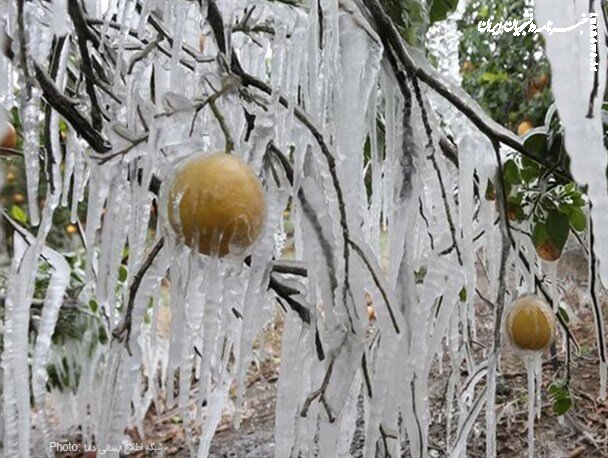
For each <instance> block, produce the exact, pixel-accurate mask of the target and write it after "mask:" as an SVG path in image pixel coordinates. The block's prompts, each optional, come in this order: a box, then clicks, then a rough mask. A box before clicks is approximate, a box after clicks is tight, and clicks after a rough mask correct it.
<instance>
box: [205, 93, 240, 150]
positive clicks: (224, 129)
mask: <svg viewBox="0 0 608 458" xmlns="http://www.w3.org/2000/svg"><path fill="white" fill-rule="evenodd" d="M209 107H211V111H212V112H213V116H215V119H217V122H218V124H219V125H220V128H221V129H222V132H223V133H224V138H225V139H226V152H227V153H230V152H232V151H233V150H234V140H233V139H232V135H231V134H230V128H229V127H228V124H226V119H225V118H224V115H223V114H222V112H221V111H220V109H219V108H218V107H217V104H216V103H215V100H210V101H209Z"/></svg>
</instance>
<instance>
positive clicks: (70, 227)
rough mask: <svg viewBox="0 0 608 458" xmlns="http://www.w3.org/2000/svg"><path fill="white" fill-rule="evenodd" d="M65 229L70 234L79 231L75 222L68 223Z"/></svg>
mask: <svg viewBox="0 0 608 458" xmlns="http://www.w3.org/2000/svg"><path fill="white" fill-rule="evenodd" d="M65 231H66V232H67V233H68V234H70V235H73V234H75V233H76V232H78V228H77V227H76V226H75V225H73V224H68V225H67V226H66V227H65Z"/></svg>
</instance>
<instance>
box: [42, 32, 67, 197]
mask: <svg viewBox="0 0 608 458" xmlns="http://www.w3.org/2000/svg"><path fill="white" fill-rule="evenodd" d="M65 41H66V37H65V36H62V37H59V38H53V43H52V45H51V49H52V52H51V64H50V66H49V71H50V77H51V79H53V80H54V81H56V80H57V72H58V71H59V60H60V56H61V51H62V50H63V46H64V44H65ZM52 111H53V108H52V107H51V105H50V104H48V103H47V105H46V107H45V111H44V137H45V142H46V148H45V151H46V154H47V160H46V173H47V176H48V177H49V180H48V182H49V185H50V188H51V193H54V192H55V183H56V181H55V180H54V179H53V178H52V176H53V165H54V164H56V163H57V158H55V155H54V149H53V147H52V141H51V138H52V132H51V122H52V119H53V118H52V116H51V114H52Z"/></svg>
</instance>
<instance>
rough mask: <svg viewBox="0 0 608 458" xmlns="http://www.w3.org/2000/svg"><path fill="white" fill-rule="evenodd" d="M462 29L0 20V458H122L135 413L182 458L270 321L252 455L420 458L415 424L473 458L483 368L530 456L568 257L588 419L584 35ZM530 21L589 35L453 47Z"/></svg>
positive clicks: (602, 250) (543, 6)
mask: <svg viewBox="0 0 608 458" xmlns="http://www.w3.org/2000/svg"><path fill="white" fill-rule="evenodd" d="M484 3H485V2H471V3H470V4H469V6H468V7H467V5H466V2H464V1H462V0H461V2H460V3H458V2H457V1H456V0H433V1H426V2H425V1H422V0H413V1H411V2H410V1H408V2H402V1H397V0H319V1H317V0H230V1H228V0H225V1H224V0H198V1H187V0H176V1H171V2H168V1H160V0H142V1H140V0H109V1H102V0H67V1H60V0H53V1H46V0H45V1H42V0H31V1H26V0H15V1H11V0H0V5H2V8H1V10H0V11H1V12H0V21H1V24H2V33H1V35H0V45H1V49H2V53H1V54H0V105H1V107H2V108H1V111H0V137H1V138H2V143H1V147H0V152H1V156H0V157H1V158H2V161H3V163H4V164H5V166H6V169H7V171H6V175H5V176H6V180H7V182H8V183H7V184H8V186H9V187H10V186H16V183H18V180H19V179H20V178H17V177H16V176H15V174H16V173H18V172H19V166H20V165H21V164H22V165H23V166H24V169H25V180H24V183H25V188H24V192H23V193H19V194H21V195H22V199H15V198H14V196H16V194H15V193H12V194H10V195H11V196H13V197H11V199H12V200H9V199H8V197H7V196H8V194H5V195H4V197H3V201H2V208H1V209H0V214H1V215H2V219H3V231H4V236H3V237H4V238H5V240H3V241H1V242H2V243H3V246H7V247H9V248H10V249H9V250H8V251H9V255H10V256H8V257H7V256H6V255H5V254H4V249H3V251H2V253H0V258H2V259H0V260H1V261H2V267H1V268H2V271H1V272H0V274H1V277H0V280H1V281H2V283H1V284H0V298H1V304H2V316H3V321H2V328H0V335H1V337H2V365H1V367H2V385H1V386H2V401H1V402H2V422H1V424H2V431H3V441H2V452H3V455H6V456H28V455H30V454H31V455H33V456H40V455H41V454H44V453H46V454H47V455H49V454H51V453H52V450H51V449H50V448H49V445H48V444H49V443H51V442H52V441H56V440H57V437H60V436H61V435H62V434H66V433H67V434H71V435H72V436H73V437H76V436H77V437H78V440H79V441H80V442H81V443H83V444H95V446H96V447H97V448H98V449H99V450H104V449H105V450H109V447H112V448H113V450H114V452H112V453H114V454H115V455H116V456H118V452H117V450H119V449H120V445H121V442H122V440H123V433H124V431H125V429H126V428H133V427H135V428H137V429H138V430H139V431H140V434H141V435H142V436H143V435H144V431H143V419H144V417H145V416H146V414H147V412H149V411H150V409H151V406H153V407H154V409H155V411H156V412H157V413H159V412H161V411H163V410H166V409H171V408H173V407H177V408H178V410H179V412H180V415H181V418H182V421H183V428H184V431H185V435H186V441H187V446H188V448H189V450H188V453H189V454H190V455H192V456H195V455H196V456H201V457H204V456H207V455H208V454H209V449H210V444H211V440H212V438H213V435H214V433H215V430H216V428H217V426H218V424H219V421H220V419H221V416H222V412H223V409H224V408H225V407H227V406H231V408H232V409H233V410H234V423H235V427H238V426H239V424H240V421H241V420H240V412H241V410H242V407H243V394H244V391H245V387H246V377H247V373H248V369H249V366H250V364H251V362H252V361H253V360H254V359H255V358H256V357H257V351H256V350H255V348H254V342H255V340H256V337H257V336H258V335H259V334H260V332H261V331H262V330H263V329H264V328H265V326H266V325H267V324H268V323H270V322H272V321H273V320H281V321H282V322H284V329H283V334H282V342H281V362H280V368H279V380H278V395H277V406H276V413H275V415H276V418H275V431H276V434H275V440H276V444H275V456H277V457H287V456H294V457H296V456H312V455H316V456H321V457H333V456H349V454H350V453H354V452H353V450H355V451H356V452H357V453H362V454H363V455H364V456H366V457H373V456H399V455H401V454H402V453H407V454H409V455H410V456H414V457H424V456H429V453H430V449H431V448H433V449H435V450H439V448H438V446H436V445H435V440H434V439H433V438H432V437H431V434H430V427H431V426H432V425H433V424H435V423H436V422H442V423H443V424H444V427H445V432H446V433H445V437H443V438H441V440H442V443H443V446H442V447H441V448H440V449H441V450H442V451H443V452H444V453H445V454H446V455H450V456H461V455H462V454H464V453H465V452H466V447H467V442H468V440H469V438H470V433H471V431H472V430H473V428H474V427H478V428H482V429H483V430H484V432H485V441H486V453H487V456H495V455H496V425H497V419H496V410H497V406H496V391H497V377H498V376H499V375H500V372H501V365H500V360H501V355H502V354H503V351H504V350H505V349H506V348H507V347H510V348H511V349H513V351H515V352H516V354H517V355H518V357H520V358H521V360H522V361H523V363H524V364H525V367H526V369H527V374H528V389H529V393H528V426H527V427H528V438H529V453H530V455H531V456H532V455H533V454H534V429H533V426H534V418H535V415H536V411H537V409H540V406H539V405H538V401H537V395H536V393H537V392H538V393H540V388H539V387H540V383H541V375H542V373H543V372H545V371H546V370H547V369H543V368H542V367H541V356H542V355H543V354H544V353H543V352H544V351H545V350H549V349H551V351H552V354H553V359H552V360H553V361H554V363H556V365H557V363H558V362H559V363H560V364H561V367H560V369H559V370H558V371H557V372H555V373H552V374H550V375H549V376H550V377H552V380H553V383H552V384H551V386H550V387H549V390H548V392H546V393H543V394H542V396H544V397H548V398H549V399H550V400H551V401H552V406H553V411H554V412H555V414H557V415H563V414H564V413H565V412H566V411H568V409H570V407H571V406H572V403H573V400H572V395H571V392H570V390H569V384H570V380H571V378H572V377H574V376H575V375H574V374H573V371H572V370H571V364H570V363H571V360H572V358H574V357H575V356H576V354H577V352H578V350H579V344H578V342H577V339H576V338H575V335H574V334H573V332H572V331H571V329H570V323H569V313H570V312H572V310H571V309H569V308H568V307H567V306H565V304H564V301H563V298H562V297H561V294H562V293H561V291H560V290H559V289H558V285H557V281H558V277H557V270H556V268H557V267H556V265H557V263H558V262H559V260H560V256H561V253H562V251H563V249H564V246H565V244H566V242H567V240H568V239H570V240H574V241H575V242H576V243H579V244H580V245H581V246H582V247H583V249H584V251H585V252H586V255H587V257H588V260H589V263H588V265H589V277H588V278H589V282H588V297H589V301H590V304H591V306H592V309H593V312H594V314H593V316H594V319H595V329H596V342H597V354H598V359H599V361H598V367H599V373H600V377H599V378H600V382H601V383H600V386H599V387H598V389H599V392H598V394H599V395H600V397H602V398H605V396H606V345H605V342H604V333H603V317H602V310H601V298H602V295H603V294H604V286H603V285H606V282H608V233H607V231H608V193H607V182H606V180H607V175H606V171H607V163H608V156H607V154H606V149H605V146H604V128H603V124H602V120H603V119H605V118H604V116H603V111H602V100H603V94H604V91H605V83H606V81H605V79H606V71H605V68H606V66H605V62H606V61H607V59H608V56H607V53H606V43H605V38H604V37H605V23H604V12H603V10H602V6H601V3H600V2H599V1H595V0H592V1H591V2H587V1H585V2H583V1H582V0H574V1H572V2H559V3H556V2H550V1H544V0H538V1H537V2H536V5H534V6H531V5H527V4H528V2H525V3H524V2H517V5H516V6H514V7H513V8H506V7H505V3H506V2H498V1H496V2H494V3H496V4H497V5H498V7H497V9H496V10H494V9H492V8H491V7H488V6H487V5H485V6H484ZM509 4H511V2H509ZM526 6H527V7H529V8H530V11H532V10H534V13H535V20H536V24H537V25H538V27H541V26H542V25H544V24H547V23H548V21H553V23H554V24H555V27H558V26H559V27H562V28H567V27H569V26H571V25H572V24H575V23H576V22H577V21H579V18H580V17H581V14H583V13H584V14H585V15H586V16H585V17H586V18H587V21H583V25H582V26H580V27H579V29H580V30H579V29H576V30H575V31H570V32H567V31H566V32H564V31H561V33H552V32H555V31H552V30H549V29H547V28H545V30H544V31H543V32H542V36H541V34H540V33H534V32H533V22H532V20H530V22H529V23H528V24H526V28H525V30H526V31H527V35H523V33H522V34H515V35H514V34H513V32H512V31H509V32H504V34H503V35H501V36H500V37H499V38H496V37H497V35H493V34H492V32H487V31H484V30H482V28H481V27H480V28H477V23H478V21H485V23H486V25H487V23H488V22H492V25H491V26H489V28H490V30H493V31H496V28H494V25H495V24H497V23H500V22H504V21H507V20H512V19H519V20H520V21H523V20H525V18H523V13H524V9H525V8H526ZM520 23H521V22H520ZM594 26H595V27H594ZM579 31H580V34H579V33H578V32H579ZM495 39H496V40H497V41H496V42H495V41H493V40H495ZM543 41H544V42H545V51H546V56H547V58H548V62H549V63H550V65H551V78H550V82H551V85H550V89H549V67H548V64H547V62H546V61H543V59H544V57H543V55H544V54H543V50H542V47H541V45H542V42H543ZM497 43H498V44H497ZM590 43H591V46H590ZM519 46H521V49H523V50H524V51H523V52H522V53H521V54H518V53H516V52H515V51H514V50H515V49H516V48H517V47H519ZM507 48H510V49H509V50H510V51H511V52H512V53H511V54H509V55H507V54H506V53H507ZM496 49H499V50H501V49H502V50H503V52H499V53H498V54H496V53H493V51H495V50H496ZM459 50H460V52H459ZM590 50H591V53H590ZM520 58H522V59H524V62H520ZM590 59H591V63H593V62H597V63H599V67H598V71H590ZM593 59H595V61H594V60H593ZM509 62H510V63H509ZM543 62H544V63H543ZM511 64H513V65H511ZM510 65H511V66H510ZM505 75H506V76H505ZM509 75H515V76H514V77H513V79H511V77H510V76H509ZM505 78H506V79H505ZM461 83H462V87H461ZM532 86H534V88H532ZM541 86H542V87H541ZM463 87H464V88H466V89H467V90H468V91H469V92H470V93H471V94H473V95H474V96H475V98H478V99H479V100H480V101H481V103H482V106H483V108H482V107H481V106H480V105H479V104H478V103H477V102H476V101H475V98H473V97H472V96H471V95H469V93H467V92H465V90H463ZM534 91H536V92H534ZM532 92H534V93H532ZM551 96H552V97H553V99H551ZM552 100H554V101H555V103H553V104H552ZM550 104H552V105H551V107H550V108H549V105H550ZM547 108H548V109H547ZM484 109H485V110H486V111H484ZM545 111H546V113H545ZM493 118H495V119H493ZM497 121H498V122H497ZM524 121H527V122H530V125H524V126H523V128H521V127H522V126H521V123H522V122H524ZM505 126H506V127H505ZM532 126H535V128H534V129H530V127H532ZM517 127H520V128H521V129H517ZM510 129H513V130H519V133H520V134H522V135H523V136H520V135H515V134H514V133H513V132H512V131H511V130H510ZM10 173H12V174H13V175H9V174H10ZM11 177H12V178H11ZM9 178H10V179H9ZM7 189H11V188H7ZM11 192H12V191H11ZM288 227H289V228H293V230H292V231H288V229H287V228H288ZM66 233H67V236H68V237H67V238H66ZM54 234H55V235H54ZM288 239H289V241H293V246H294V250H293V256H292V257H293V259H290V260H287V259H286V257H285V256H284V254H285V251H286V242H287V241H288ZM167 290H168V295H169V299H168V302H169V304H170V324H169V327H170V332H169V333H168V335H160V333H159V328H160V327H159V323H158V322H159V315H160V314H161V309H162V307H163V305H162V302H163V301H162V300H161V296H162V295H164V294H166V292H167ZM479 304H482V305H483V306H485V307H487V308H489V310H491V314H490V315H489V316H490V317H491V318H490V319H489V322H488V318H487V316H488V314H487V313H486V315H485V317H486V318H484V319H480V315H479ZM562 354H564V355H565V357H562V356H561V355H562ZM558 360H559V361H558ZM562 363H563V364H562ZM442 368H443V370H447V376H446V377H444V378H445V389H444V391H443V401H442V403H441V406H440V407H437V406H435V407H433V408H431V405H430V402H429V398H430V396H431V394H432V387H431V381H432V380H434V379H435V377H438V374H439V373H440V372H441V371H442ZM233 390H234V393H235V395H234V396H232V394H231V393H232V392H233ZM193 401H194V404H193ZM193 405H194V408H193V407H192V406H193ZM436 409H438V410H436ZM482 412H485V415H482ZM66 425H67V426H69V427H68V428H67V429H66ZM355 436H357V437H358V438H360V440H359V439H357V440H355V439H356V437H355Z"/></svg>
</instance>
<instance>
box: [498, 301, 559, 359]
mask: <svg viewBox="0 0 608 458" xmlns="http://www.w3.org/2000/svg"><path fill="white" fill-rule="evenodd" d="M506 327H507V333H508V335H509V340H510V341H511V343H512V344H513V346H515V347H516V348H518V349H520V350H529V351H542V350H544V349H545V348H547V347H548V346H549V345H551V343H552V342H553V338H554V336H555V315H554V314H553V311H552V310H551V308H550V307H549V306H548V305H547V303H546V302H545V301H543V300H542V299H541V298H540V297H538V296H536V295H533V294H526V295H523V296H520V297H519V298H518V299H517V300H516V301H515V302H513V304H511V307H510V308H509V310H508V311H507V316H506Z"/></svg>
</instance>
